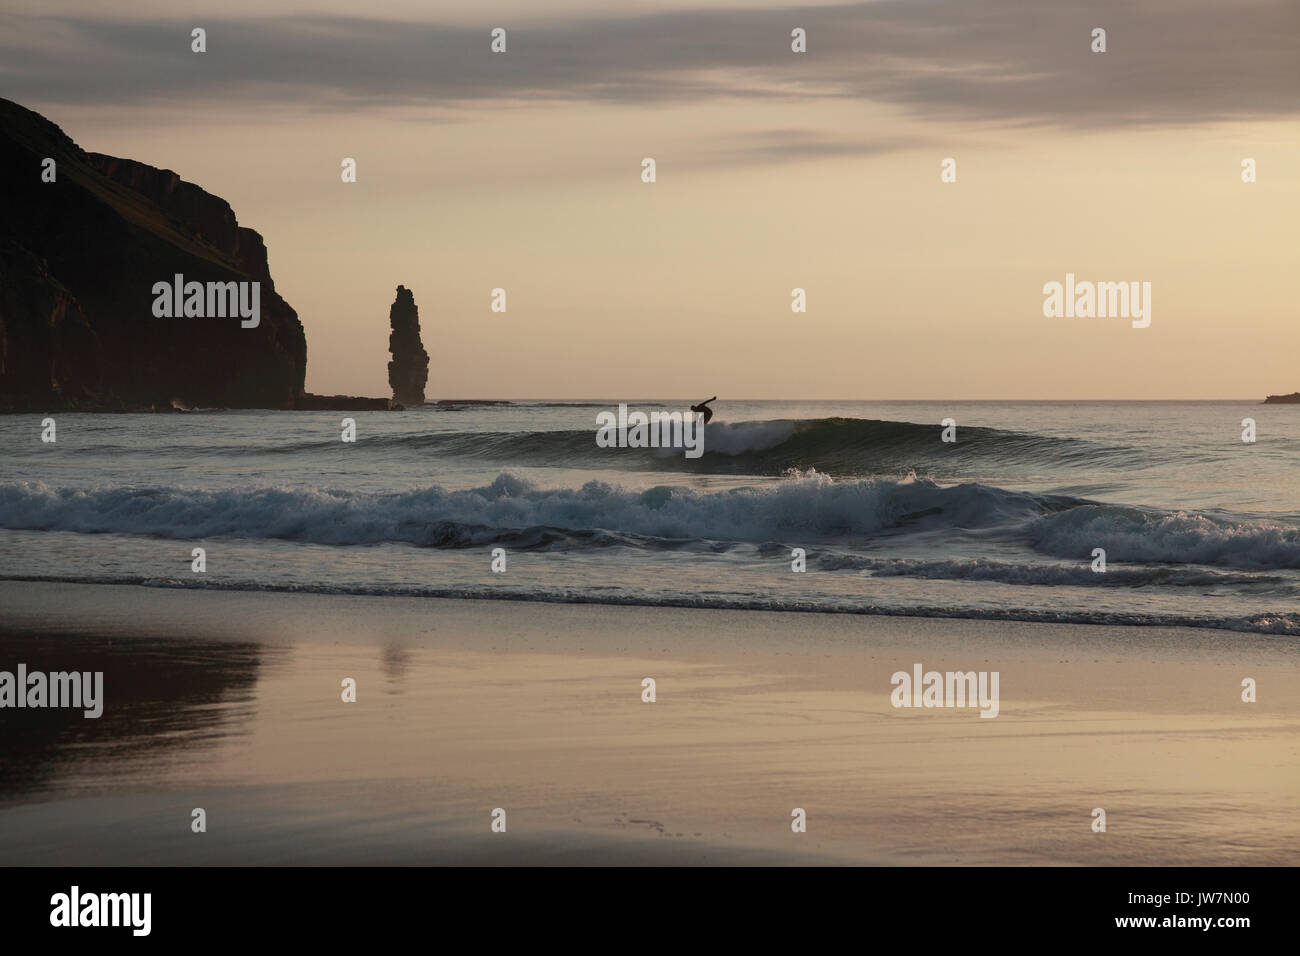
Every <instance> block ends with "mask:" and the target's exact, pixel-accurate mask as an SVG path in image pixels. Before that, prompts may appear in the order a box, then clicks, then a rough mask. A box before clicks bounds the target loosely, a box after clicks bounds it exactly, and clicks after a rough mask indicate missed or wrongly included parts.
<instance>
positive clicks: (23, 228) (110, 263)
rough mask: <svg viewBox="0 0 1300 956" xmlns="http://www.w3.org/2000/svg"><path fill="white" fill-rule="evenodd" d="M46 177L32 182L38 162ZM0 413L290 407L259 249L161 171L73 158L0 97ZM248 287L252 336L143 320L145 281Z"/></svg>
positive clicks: (148, 314) (276, 316) (197, 322)
mask: <svg viewBox="0 0 1300 956" xmlns="http://www.w3.org/2000/svg"><path fill="white" fill-rule="evenodd" d="M46 157H49V158H51V159H54V160H55V162H56V163H57V166H56V179H55V181H54V182H52V183H47V182H42V180H41V170H42V162H43V160H44V159H45V158H46ZM0 209H2V210H4V214H3V215H0V407H9V408H33V409H55V408H60V407H65V408H66V407H72V408H98V409H113V408H131V407H148V406H151V405H159V406H162V407H168V406H170V404H171V402H172V399H173V398H180V399H181V400H182V401H183V402H184V403H186V404H189V405H191V406H201V407H224V408H293V407H295V405H296V403H297V402H298V401H299V400H300V396H301V395H302V392H303V383H304V380H305V377H306V370H307V340H306V337H305V335H304V334H303V328H302V323H301V322H299V321H298V315H297V313H296V312H294V310H293V308H292V307H290V306H289V304H288V303H287V302H285V301H284V300H283V299H282V298H280V296H279V295H277V294H276V292H275V285H274V283H273V282H272V280H271V273H270V270H269V269H268V266H267V257H266V246H265V245H264V244H263V242H262V237H261V236H260V235H258V234H257V233H256V232H254V231H253V230H252V229H247V228H244V227H241V226H240V225H239V223H238V222H237V221H236V219H235V214H234V212H233V211H232V210H231V208H230V205H229V204H228V203H226V201H225V200H223V199H220V198H218V197H216V196H213V195H211V194H210V193H207V192H205V191H204V190H202V189H200V188H199V187H198V186H195V185H193V184H192V183H187V182H184V181H183V180H182V179H181V178H180V177H179V176H178V175H177V174H176V173H174V172H172V171H170V170H165V169H155V168H154V167H152V166H146V165H144V164H143V163H137V162H134V161H132V160H129V159H117V158H114V157H112V156H104V155H102V154H99V153H87V152H84V151H83V150H81V149H80V148H79V147H78V146H77V145H76V144H75V143H74V142H72V140H71V139H69V138H68V137H67V136H66V135H64V133H63V131H62V130H60V129H59V128H58V127H57V126H55V125H54V124H53V123H51V122H49V121H48V120H46V119H45V118H44V117H42V116H40V115H39V114H37V113H34V112H32V111H31V110H27V109H24V108H23V107H21V106H19V105H18V104H16V103H13V102H10V101H9V100H4V99H0ZM177 273H179V274H181V275H183V276H184V277H185V281H186V282H191V281H194V282H201V283H208V282H260V283H261V287H260V324H259V325H258V326H257V327H256V328H243V327H241V324H240V319H239V318H238V317H234V318H197V317H189V318H157V317H155V316H154V314H153V303H154V299H155V296H154V293H153V286H154V283H156V282H164V281H165V282H171V281H172V277H173V276H174V275H175V274H177Z"/></svg>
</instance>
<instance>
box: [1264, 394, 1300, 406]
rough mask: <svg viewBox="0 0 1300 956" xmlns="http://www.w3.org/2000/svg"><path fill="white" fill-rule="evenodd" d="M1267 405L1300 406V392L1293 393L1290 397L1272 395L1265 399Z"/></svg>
mask: <svg viewBox="0 0 1300 956" xmlns="http://www.w3.org/2000/svg"><path fill="white" fill-rule="evenodd" d="M1264 404H1265V405H1300V392H1292V393H1291V394H1290V395H1270V396H1269V397H1268V398H1266V399H1264Z"/></svg>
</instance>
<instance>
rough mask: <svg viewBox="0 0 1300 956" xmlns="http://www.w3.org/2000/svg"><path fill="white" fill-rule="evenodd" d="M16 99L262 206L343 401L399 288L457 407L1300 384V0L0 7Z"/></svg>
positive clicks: (31, 0) (376, 351)
mask: <svg viewBox="0 0 1300 956" xmlns="http://www.w3.org/2000/svg"><path fill="white" fill-rule="evenodd" d="M542 6H544V8H545V12H544V13H539V12H538V9H537V8H538V7H542ZM115 10H122V11H124V12H122V13H120V14H119V13H115V12H114V11H115ZM268 10H273V13H271V14H268ZM196 26H202V27H204V28H205V29H206V30H207V45H208V52H206V53H204V54H195V53H192V52H191V51H190V31H191V30H192V29H193V28H194V27H196ZM494 27H503V28H505V29H506V31H507V37H508V49H507V52H506V53H505V54H499V55H498V54H493V53H491V52H490V49H489V44H490V36H489V33H490V31H491V30H492V28H494ZM795 27H802V28H804V29H805V30H806V31H807V37H808V40H807V44H808V52H807V53H805V54H795V53H793V52H791V50H790V33H791V30H792V29H794V28H795ZM1097 27H1101V28H1104V29H1105V30H1106V44H1107V51H1106V52H1105V53H1093V52H1091V50H1090V45H1091V43H1092V40H1091V33H1092V31H1093V29H1094V28H1097ZM0 95H2V96H5V97H7V98H10V99H14V100H17V101H18V102H20V103H22V104H24V105H26V106H28V107H31V108H33V109H36V110H39V111H40V112H42V113H44V114H45V115H46V116H48V117H49V118H51V119H52V120H54V121H55V122H57V123H58V124H59V125H60V126H62V127H63V128H64V130H65V131H66V132H67V133H68V134H69V135H70V136H72V138H73V139H74V140H76V141H77V142H78V143H79V144H80V145H81V146H82V147H84V148H86V149H89V150H94V151H99V152H106V153H111V154H114V155H120V156H128V157H131V158H133V159H137V160H140V161H142V162H146V163H150V164H153V165H156V166H163V167H167V168H171V169H174V170H176V171H177V172H179V173H180V175H181V176H182V177H183V178H185V179H187V180H189V181H191V182H195V183H198V184H199V185H200V186H202V187H204V188H205V189H208V190H209V191H211V192H213V193H215V194H217V195H219V196H222V197H223V198H225V199H227V200H229V201H230V202H231V204H232V206H233V207H234V209H235V212H236V214H237V215H238V216H239V219H240V222H241V223H242V224H243V225H247V226H251V227H253V228H255V229H257V230H258V231H259V232H261V233H262V234H263V235H264V236H265V237H266V241H267V245H268V247H269V250H270V257H271V271H272V274H273V275H274V277H275V279H276V284H277V288H278V289H279V291H280V292H281V294H283V295H284V296H285V298H286V299H288V301H289V302H290V303H291V304H292V305H293V306H294V307H295V308H297V310H298V312H299V314H300V315H301V317H302V319H303V323H304V325H305V326H306V329H307V337H308V347H309V355H308V382H307V384H308V387H309V388H310V389H311V390H313V391H317V392H327V393H333V392H350V393H358V394H371V395H382V394H385V393H386V392H387V387H386V362H387V359H388V355H387V312H388V306H389V304H390V303H391V302H392V300H393V292H394V289H395V287H396V286H397V285H398V284H399V283H401V284H404V285H406V286H408V287H409V288H411V289H413V290H414V292H415V296H416V302H417V304H418V305H419V306H420V312H421V321H422V324H423V326H424V339H425V344H426V347H427V348H428V349H429V351H430V353H431V355H432V362H431V368H430V385H429V392H430V396H431V397H435V398H436V397H492V396H504V397H617V396H628V397H643V396H687V395H701V396H705V395H712V394H715V393H716V394H719V395H722V396H726V397H731V398H768V397H771V398H918V399H920V398H934V399H962V398H971V399H974V398H1013V399H1028V398H1095V399H1102V398H1255V397H1259V396H1261V395H1263V394H1265V393H1267V392H1278V391H1292V390H1295V389H1300V363H1298V362H1297V360H1296V357H1297V355H1300V292H1297V290H1296V289H1295V287H1294V285H1295V282H1296V276H1297V275H1298V274H1300V269H1297V265H1298V264H1300V262H1298V260H1300V235H1297V231H1298V229H1300V124H1298V122H1297V121H1298V119H1300V116H1298V114H1300V4H1298V3H1296V2H1295V0H1245V2H1237V3H1232V4H1224V3H1222V2H1221V0H1161V2H1151V0H1123V2H1108V0H1102V2H1088V3H1082V2H1075V0H1069V2H1050V3H1049V2H1041V0H981V2H978V3H975V2H971V0H876V2H870V3H841V4H819V5H794V4H790V3H778V2H771V0H712V2H708V3H702V2H701V3H687V2H667V3H665V2H656V3H648V2H639V0H634V2H628V0H618V2H614V0H596V2H576V0H553V2H552V0H548V2H547V3H546V4H544V5H543V4H538V3H536V2H535V0H534V2H495V0H476V2H473V3H467V2H464V0H461V2H458V3H451V2H446V0H418V2H417V0H399V2H394V0H374V2H372V3H369V4H358V3H354V2H341V0H316V2H298V0H281V2H277V3H275V4H267V3H265V2H264V0H258V2H248V0H223V2H222V3H220V4H213V3H198V2H194V3H191V2H177V0H167V2H156V0H132V2H131V3H129V4H128V3H126V2H123V0H119V2H112V3H104V2H94V0H0ZM344 157H352V158H355V159H356V161H357V171H358V181H357V182H356V183H354V184H344V183H343V182H341V181H340V177H339V168H340V161H341V160H342V159H343V158H344ZM644 157H653V158H654V159H655V160H656V163H657V166H658V181H657V182H656V183H654V184H650V185H648V184H645V183H642V182H641V160H642V159H643V158H644ZM945 157H952V158H954V159H955V160H956V165H957V182H956V183H943V182H941V181H940V163H941V161H942V160H943V159H944V158H945ZM1245 157H1251V158H1253V159H1255V160H1256V163H1257V167H1258V182H1256V183H1254V184H1249V185H1248V184H1245V183H1243V182H1242V181H1241V162H1242V160H1243V158H1245ZM1066 272H1073V273H1075V274H1076V275H1077V276H1078V277H1079V278H1080V279H1092V280H1100V281H1125V280H1127V281H1146V282H1151V283H1152V305H1153V316H1152V323H1151V326H1150V327H1149V328H1146V329H1134V328H1131V327H1130V324H1129V323H1128V322H1127V321H1125V320H1123V319H1050V318H1045V317H1044V316H1043V313H1042V305H1043V294H1042V287H1043V284H1044V283H1046V282H1050V281H1062V280H1063V279H1064V276H1065V273H1066ZM496 287H503V288H505V289H506V290H507V295H508V312H506V313H505V314H495V313H492V312H491V311H490V309H489V305H490V295H491V290H492V289H493V288H496ZM795 287H800V288H803V289H805V290H806V291H807V300H808V311H807V313H806V314H795V313H792V312H791V309H790V301H791V290H792V289H793V288H795Z"/></svg>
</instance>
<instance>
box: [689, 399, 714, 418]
mask: <svg viewBox="0 0 1300 956" xmlns="http://www.w3.org/2000/svg"><path fill="white" fill-rule="evenodd" d="M717 400H718V396H716V395H714V396H713V397H712V398H708V399H705V400H704V401H702V402H700V404H698V405H692V406H691V411H693V412H703V413H704V424H706V425H707V424H708V423H709V419H710V418H712V417H713V409H711V408H709V402H716V401H717Z"/></svg>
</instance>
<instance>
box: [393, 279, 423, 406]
mask: <svg viewBox="0 0 1300 956" xmlns="http://www.w3.org/2000/svg"><path fill="white" fill-rule="evenodd" d="M388 324H389V325H390V326H392V332H390V333H389V335H388V351H389V352H391V353H392V354H393V360H392V361H391V362H389V363H388V384H389V385H391V386H392V387H393V401H394V402H399V403H400V404H402V405H423V404H424V386H425V383H426V382H428V380H429V353H428V352H426V351H425V350H424V345H423V344H421V342H420V310H419V309H418V308H416V306H415V296H414V295H412V294H411V290H410V289H408V288H406V287H405V286H400V285H399V286H398V287H397V301H395V302H394V303H393V307H392V308H391V309H389V310H388Z"/></svg>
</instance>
